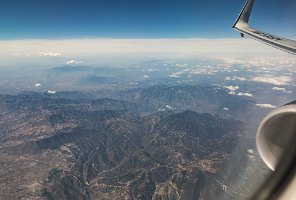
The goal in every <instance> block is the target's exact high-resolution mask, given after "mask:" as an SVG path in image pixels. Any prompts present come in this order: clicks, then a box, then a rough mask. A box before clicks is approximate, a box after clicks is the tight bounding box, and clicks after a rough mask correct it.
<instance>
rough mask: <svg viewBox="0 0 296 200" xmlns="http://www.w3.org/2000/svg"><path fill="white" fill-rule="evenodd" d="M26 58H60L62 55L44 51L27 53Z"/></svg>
mask: <svg viewBox="0 0 296 200" xmlns="http://www.w3.org/2000/svg"><path fill="white" fill-rule="evenodd" d="M26 55H27V56H46V57H61V56H62V54H61V53H59V52H46V51H40V52H37V53H36V52H32V53H27V54H26Z"/></svg>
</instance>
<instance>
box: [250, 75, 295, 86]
mask: <svg viewBox="0 0 296 200" xmlns="http://www.w3.org/2000/svg"><path fill="white" fill-rule="evenodd" d="M252 81H255V82H261V83H270V84H273V85H288V84H289V82H291V81H293V78H292V77H290V76H258V77H254V78H252Z"/></svg>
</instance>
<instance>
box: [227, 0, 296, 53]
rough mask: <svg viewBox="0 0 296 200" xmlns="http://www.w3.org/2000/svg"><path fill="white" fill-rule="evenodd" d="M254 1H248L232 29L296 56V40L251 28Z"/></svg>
mask: <svg viewBox="0 0 296 200" xmlns="http://www.w3.org/2000/svg"><path fill="white" fill-rule="evenodd" d="M254 1H255V0H247V2H246V4H245V6H244V7H243V10H242V11H241V13H240V14H239V16H238V18H237V19H236V21H235V23H234V25H233V26H232V28H233V29H235V30H237V31H239V32H240V33H241V36H242V37H243V36H244V35H248V36H250V37H251V38H254V39H256V40H259V41H260V42H263V43H265V44H267V45H270V46H272V47H274V48H277V49H280V50H283V51H286V52H288V53H291V54H295V55H296V41H295V40H291V39H286V38H283V37H279V36H276V35H272V34H270V33H267V32H263V31H259V30H257V29H254V28H251V27H250V25H249V18H250V14H251V11H252V8H253V5H254Z"/></svg>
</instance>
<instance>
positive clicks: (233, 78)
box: [225, 76, 247, 81]
mask: <svg viewBox="0 0 296 200" xmlns="http://www.w3.org/2000/svg"><path fill="white" fill-rule="evenodd" d="M225 80H226V81H237V80H238V81H246V80H247V78H245V77H239V76H234V77H225Z"/></svg>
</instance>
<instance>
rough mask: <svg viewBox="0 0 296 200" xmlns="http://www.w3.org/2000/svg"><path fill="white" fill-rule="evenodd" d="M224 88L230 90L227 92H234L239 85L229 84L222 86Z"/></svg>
mask: <svg viewBox="0 0 296 200" xmlns="http://www.w3.org/2000/svg"><path fill="white" fill-rule="evenodd" d="M224 88H226V89H228V90H230V92H229V94H233V95H234V94H235V92H234V91H235V90H238V89H239V86H232V85H230V86H224Z"/></svg>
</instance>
